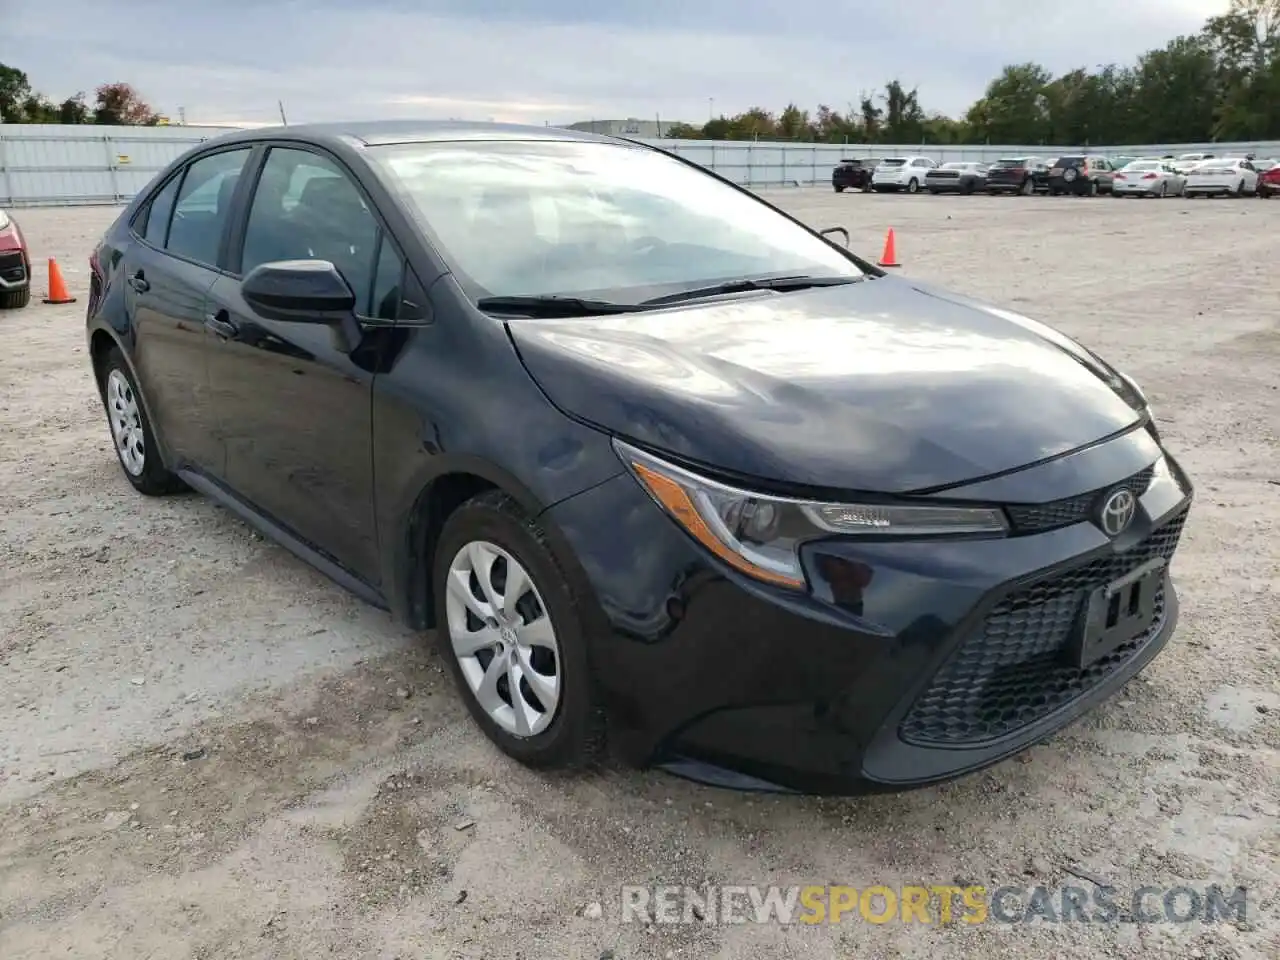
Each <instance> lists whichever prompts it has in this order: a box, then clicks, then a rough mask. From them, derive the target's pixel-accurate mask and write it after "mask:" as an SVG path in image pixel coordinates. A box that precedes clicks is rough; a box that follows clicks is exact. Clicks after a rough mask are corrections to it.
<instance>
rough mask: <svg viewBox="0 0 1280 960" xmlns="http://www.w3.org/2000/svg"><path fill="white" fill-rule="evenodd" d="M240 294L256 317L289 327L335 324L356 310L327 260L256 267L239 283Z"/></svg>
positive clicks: (338, 276) (348, 292) (352, 298)
mask: <svg viewBox="0 0 1280 960" xmlns="http://www.w3.org/2000/svg"><path fill="white" fill-rule="evenodd" d="M240 293H241V295H243V297H244V299H245V301H246V302H247V303H248V304H249V306H251V307H252V308H253V309H254V311H255V312H256V313H259V314H261V315H262V316H263V317H266V318H267V319H268V320H283V321H286V322H289V323H339V322H341V321H342V319H343V318H344V317H347V316H350V315H351V313H352V312H353V311H354V310H355V307H356V295H355V294H354V293H352V292H351V287H349V286H348V285H347V281H346V280H344V279H342V274H340V273H339V272H338V268H337V267H335V266H334V265H333V264H332V263H330V262H329V261H328V260H277V261H275V262H273V263H263V264H260V265H259V266H256V267H254V268H253V269H252V270H250V271H249V274H248V276H246V277H245V278H244V280H242V281H241V283H240Z"/></svg>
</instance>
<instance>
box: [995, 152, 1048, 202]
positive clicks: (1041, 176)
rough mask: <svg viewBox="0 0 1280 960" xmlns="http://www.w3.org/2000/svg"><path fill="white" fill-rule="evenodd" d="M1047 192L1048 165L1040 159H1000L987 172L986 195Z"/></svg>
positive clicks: (1029, 194) (1025, 194)
mask: <svg viewBox="0 0 1280 960" xmlns="http://www.w3.org/2000/svg"><path fill="white" fill-rule="evenodd" d="M1048 192H1049V164H1047V163H1045V161H1044V160H1043V159H1042V158H1041V157H1002V158H1001V159H999V160H997V161H996V162H995V163H993V164H992V165H991V167H990V168H989V169H988V170H987V193H991V194H996V193H1020V194H1022V195H1023V196H1028V197H1029V196H1031V194H1033V193H1048Z"/></svg>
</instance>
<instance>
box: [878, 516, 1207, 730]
mask: <svg viewBox="0 0 1280 960" xmlns="http://www.w3.org/2000/svg"><path fill="white" fill-rule="evenodd" d="M1186 517H1187V514H1186V511H1185V510H1184V511H1183V512H1182V513H1181V514H1179V515H1178V516H1177V517H1175V518H1174V519H1173V520H1171V521H1169V522H1168V523H1166V524H1165V525H1164V526H1162V527H1160V528H1158V529H1157V530H1155V531H1153V532H1152V533H1151V535H1150V536H1148V537H1147V538H1146V539H1145V540H1143V541H1142V542H1141V543H1139V544H1138V545H1137V546H1135V547H1134V548H1133V549H1131V550H1128V551H1126V552H1125V553H1121V554H1113V555H1111V556H1106V557H1101V558H1099V559H1097V560H1092V561H1090V562H1088V563H1086V564H1083V565H1082V566H1079V567H1075V568H1074V569H1071V570H1066V571H1063V572H1061V573H1057V574H1054V575H1053V576H1051V577H1049V578H1047V579H1045V580H1042V581H1039V582H1037V583H1033V584H1031V585H1029V586H1026V587H1023V588H1022V589H1020V590H1018V591H1017V592H1016V593H1014V594H1012V595H1010V596H1008V597H1006V598H1005V599H1004V600H1002V601H1000V603H999V604H997V605H996V606H995V608H993V609H992V611H991V612H990V613H989V614H988V615H987V617H986V619H985V620H984V621H983V623H982V625H981V626H980V627H978V628H976V629H975V630H974V632H973V633H971V634H970V635H969V636H968V637H967V638H966V639H965V640H964V641H963V642H962V643H961V644H960V645H959V647H957V648H956V650H955V651H954V652H953V653H952V655H951V656H950V657H949V658H948V660H947V662H946V663H945V664H944V665H943V667H942V669H941V670H939V671H938V673H937V674H936V675H935V676H934V678H933V680H932V681H931V682H930V684H929V686H928V687H927V688H926V689H925V691H924V692H923V693H922V694H921V695H920V697H919V698H918V699H917V700H916V702H915V703H914V704H913V705H912V707H911V710H910V711H909V712H908V713H907V715H906V717H904V718H903V720H902V723H901V724H900V725H899V735H900V736H901V737H902V739H903V740H905V741H907V742H908V743H914V744H918V745H921V746H934V747H939V746H940V747H956V746H962V745H963V746H969V745H974V744H979V743H983V742H985V741H989V740H994V739H996V738H997V737H1002V736H1004V735H1006V734H1008V733H1012V732H1013V731H1015V730H1017V729H1019V728H1020V727H1024V726H1026V725H1027V724H1029V723H1034V722H1036V721H1037V720H1040V719H1042V718H1043V717H1046V716H1048V715H1049V714H1050V713H1052V712H1053V711H1055V710H1057V709H1058V708H1059V707H1062V706H1065V705H1066V704H1068V703H1070V702H1071V701H1072V700H1075V699H1076V698H1077V697H1079V696H1081V695H1082V694H1084V693H1086V692H1088V691H1089V690H1090V689H1092V688H1093V687H1095V686H1096V685H1097V684H1099V683H1101V682H1102V681H1103V680H1105V679H1106V678H1107V677H1108V676H1110V675H1111V674H1112V673H1114V672H1115V671H1116V670H1117V669H1119V668H1120V667H1122V666H1123V665H1124V664H1126V663H1128V662H1129V661H1130V660H1131V659H1132V658H1133V657H1134V656H1135V655H1136V654H1137V653H1138V652H1139V651H1140V650H1142V648H1143V647H1145V646H1146V645H1147V643H1148V642H1149V641H1150V640H1151V639H1152V637H1154V636H1155V635H1156V634H1157V633H1158V632H1159V631H1160V628H1161V627H1163V626H1164V619H1165V610H1166V603H1165V597H1164V591H1163V590H1161V591H1160V593H1159V594H1158V595H1157V597H1156V618H1155V621H1154V622H1153V623H1152V625H1151V626H1150V628H1148V629H1147V630H1146V631H1144V632H1143V633H1141V634H1139V635H1138V636H1136V637H1133V638H1132V639H1130V640H1128V641H1126V642H1125V643H1123V644H1121V645H1120V646H1119V647H1118V648H1116V649H1115V650H1114V651H1113V652H1111V653H1110V654H1108V655H1107V656H1105V657H1102V658H1101V659H1099V660H1097V661H1095V662H1094V663H1092V664H1090V665H1089V666H1087V667H1085V668H1084V669H1083V670H1082V669H1080V668H1078V667H1073V666H1070V665H1068V664H1066V663H1064V661H1063V659H1062V650H1063V648H1064V647H1065V646H1066V644H1067V642H1068V640H1069V638H1070V636H1071V631H1072V629H1073V627H1074V625H1075V623H1076V620H1077V618H1078V617H1079V615H1080V613H1081V610H1082V608H1083V605H1084V603H1085V601H1086V598H1087V597H1088V595H1089V594H1090V593H1091V592H1092V591H1093V590H1095V589H1097V588H1098V587H1101V586H1104V585H1106V584H1108V583H1110V582H1111V581H1113V580H1115V579H1117V578H1119V577H1122V576H1124V575H1125V574H1126V573H1128V572H1129V571H1131V570H1133V569H1135V568H1136V567H1138V566H1140V565H1141V564H1143V563H1145V562H1147V561H1148V560H1151V559H1152V558H1154V557H1163V558H1164V559H1165V560H1166V561H1167V560H1170V559H1172V557H1173V553H1174V551H1175V550H1176V549H1177V546H1178V539H1179V537H1181V535H1182V527H1183V524H1184V523H1185V522H1186Z"/></svg>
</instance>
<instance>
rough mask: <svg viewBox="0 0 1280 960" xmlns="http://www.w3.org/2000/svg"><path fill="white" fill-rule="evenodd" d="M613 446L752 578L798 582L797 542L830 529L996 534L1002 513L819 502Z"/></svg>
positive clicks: (694, 531) (662, 500)
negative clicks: (741, 485) (750, 487)
mask: <svg viewBox="0 0 1280 960" xmlns="http://www.w3.org/2000/svg"><path fill="white" fill-rule="evenodd" d="M613 446H614V449H615V450H616V451H617V453H618V456H619V457H621V458H622V462H623V463H624V464H626V466H627V467H628V469H630V471H631V473H632V474H633V475H634V476H635V478H636V480H638V481H639V482H640V485H641V486H642V487H644V489H645V490H646V491H648V493H649V495H650V496H651V497H653V499H654V500H655V501H657V503H658V505H659V506H660V507H662V508H663V510H665V511H666V512H667V514H668V515H669V516H670V517H671V518H672V519H673V520H675V521H676V523H678V524H680V526H682V527H683V528H684V529H685V531H686V532H687V533H688V534H689V535H690V536H692V537H693V538H694V539H695V540H697V541H698V542H699V543H700V544H702V545H703V546H704V547H706V548H707V549H708V550H710V551H711V552H712V553H714V554H715V555H716V556H717V557H719V558H720V559H721V560H723V561H724V562H725V563H727V564H729V565H730V566H731V567H733V568H734V569H735V570H738V571H740V572H742V573H745V574H746V575H748V576H750V577H754V578H756V579H757V580H763V581H765V582H766V583H772V584H777V585H779V586H785V587H792V588H800V589H803V588H804V586H805V578H804V570H803V569H802V568H801V566H800V553H799V547H800V545H801V544H802V543H804V542H805V541H808V540H816V539H821V538H824V537H831V536H855V537H856V536H863V537H867V536H871V537H877V538H882V537H925V536H930V537H946V536H960V535H966V536H975V535H978V536H991V537H999V536H1004V535H1005V534H1006V533H1007V532H1008V526H1007V524H1006V523H1005V518H1004V513H1003V512H1002V511H1000V510H998V509H995V508H989V507H964V506H931V505H926V504H919V505H917V504H881V503H874V504H873V503H864V504H859V503H820V502H815V501H808V500H795V499H790V498H786V497H775V496H770V495H767V494H759V493H752V492H750V491H747V490H740V489H737V488H734V487H730V486H726V485H725V484H722V483H718V482H716V481H714V480H709V479H707V478H706V477H700V476H698V475H697V474H696V473H693V472H692V471H689V470H686V469H684V468H683V467H677V466H676V465H674V464H671V463H667V462H666V461H665V460H661V459H659V458H658V457H655V456H653V455H651V454H648V453H645V452H643V451H642V450H637V449H636V448H635V447H632V446H631V445H629V444H626V443H623V442H622V441H620V440H614V442H613Z"/></svg>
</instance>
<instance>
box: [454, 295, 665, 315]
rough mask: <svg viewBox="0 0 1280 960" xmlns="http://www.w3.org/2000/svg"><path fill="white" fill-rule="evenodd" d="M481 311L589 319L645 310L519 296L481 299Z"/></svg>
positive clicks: (624, 305)
mask: <svg viewBox="0 0 1280 960" xmlns="http://www.w3.org/2000/svg"><path fill="white" fill-rule="evenodd" d="M476 306H478V307H479V308H480V309H481V310H486V311H489V312H491V313H512V314H518V315H519V316H524V317H590V316H595V315H596V314H602V313H633V312H635V311H636V310H640V309H643V308H642V307H640V306H637V305H636V304H634V303H614V302H613V301H612V300H590V299H584V298H582V297H558V296H554V295H550V294H548V295H546V296H520V297H481V298H480V299H479V300H477V301H476Z"/></svg>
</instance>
